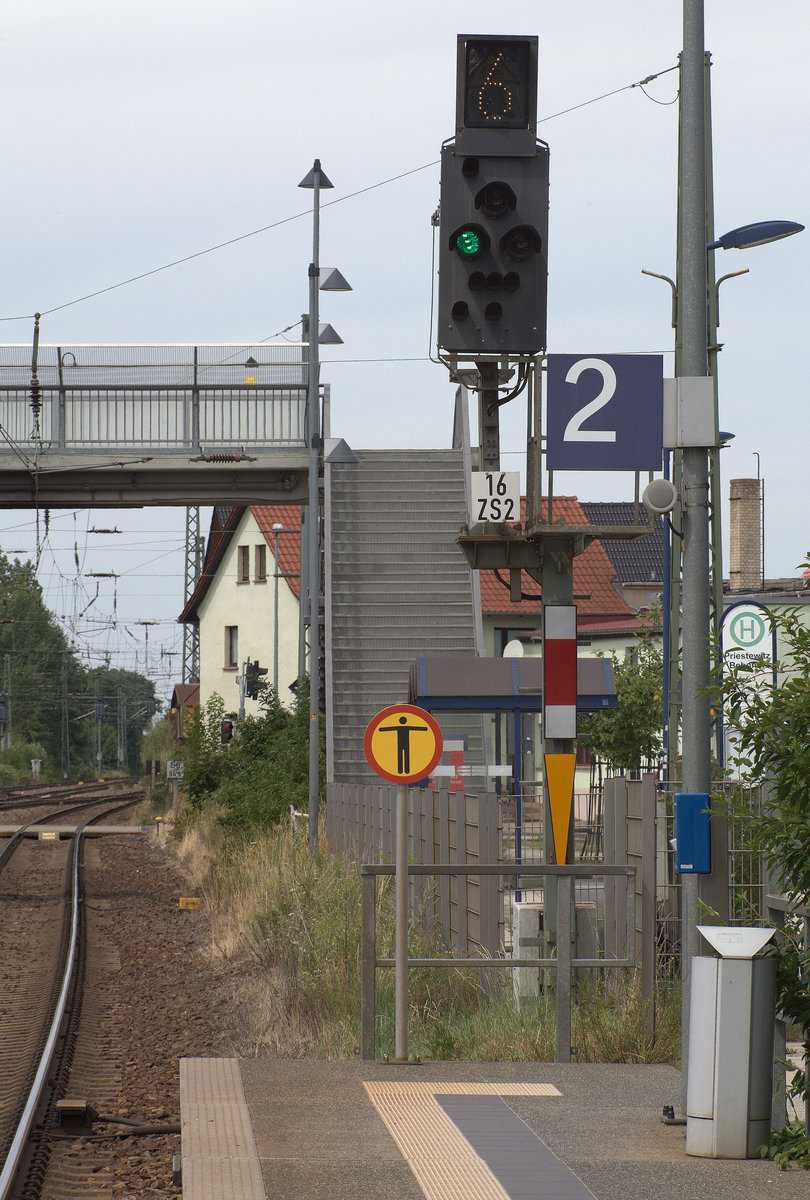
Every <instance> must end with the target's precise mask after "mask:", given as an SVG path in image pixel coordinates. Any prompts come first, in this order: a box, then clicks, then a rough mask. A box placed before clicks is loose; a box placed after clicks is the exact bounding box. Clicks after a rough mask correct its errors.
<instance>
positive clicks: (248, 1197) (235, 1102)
mask: <svg viewBox="0 0 810 1200" xmlns="http://www.w3.org/2000/svg"><path fill="white" fill-rule="evenodd" d="M180 1113H181V1136H182V1143H181V1145H182V1171H183V1197H184V1200H225V1197H227V1200H265V1191H264V1184H263V1182H262V1172H261V1164H260V1163H259V1156H258V1154H257V1153H256V1143H255V1141H254V1138H253V1126H252V1124H251V1120H250V1112H249V1111H248V1107H247V1104H246V1103H245V1093H244V1089H243V1088H242V1077H241V1075H240V1074H239V1063H238V1061H237V1059H235V1058H181V1059H180Z"/></svg>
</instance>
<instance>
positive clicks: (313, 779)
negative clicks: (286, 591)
mask: <svg viewBox="0 0 810 1200" xmlns="http://www.w3.org/2000/svg"><path fill="white" fill-rule="evenodd" d="M298 186H299V187H301V188H311V189H312V262H311V263H310V265H309V272H308V275H309V313H308V314H307V317H308V319H307V330H308V332H307V415H306V432H307V449H308V455H309V459H308V496H307V499H308V502H309V511H308V514H307V521H306V525H305V529H306V537H307V548H306V564H307V580H308V583H309V845H310V847H314V846H316V845H317V842H318V809H319V790H320V779H319V769H318V754H319V747H320V712H319V707H320V706H319V703H318V701H319V697H320V690H321V680H320V673H321V672H320V651H321V631H320V596H321V568H320V562H321V559H320V545H319V539H318V508H319V500H320V476H321V454H322V448H323V435H322V432H321V421H320V380H319V372H320V362H319V359H318V342H319V340H320V337H321V336H323V337H324V339H325V340H327V341H330V342H334V341H335V340H337V341H338V342H339V341H340V338H339V337H338V336H337V334H336V333H335V331H334V330H333V329H332V327H331V326H328V328H327V329H325V330H324V331H323V334H321V329H320V324H319V320H318V291H319V289H323V290H325V291H350V290H351V289H350V287H349V285H348V283H347V282H346V280H345V279H344V278H343V276H342V275H341V274H340V271H337V270H335V269H332V270H330V271H327V272H325V273H324V278H323V279H321V269H320V267H319V265H318V260H319V258H320V207H321V188H331V187H334V184H333V183H331V182H330V180H329V179H328V178H327V176H326V174H325V173H324V171H323V170H322V169H321V160H320V159H319V158H316V159H315V162H314V163H313V165H312V170H311V171H309V172H308V174H307V175H305V177H304V178H303V179H302V180H301V182H300V183H299V185H298ZM303 599H304V598H303V596H302V597H301V601H302V603H303Z"/></svg>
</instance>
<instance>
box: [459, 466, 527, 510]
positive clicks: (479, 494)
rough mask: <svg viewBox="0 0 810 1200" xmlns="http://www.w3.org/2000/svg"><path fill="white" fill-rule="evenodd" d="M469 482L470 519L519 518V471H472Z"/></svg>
mask: <svg viewBox="0 0 810 1200" xmlns="http://www.w3.org/2000/svg"><path fill="white" fill-rule="evenodd" d="M471 484H472V486H471V488H470V496H471V500H472V512H471V513H470V520H471V521H473V522H476V521H519V520H520V472H519V471H473V472H472V475H471Z"/></svg>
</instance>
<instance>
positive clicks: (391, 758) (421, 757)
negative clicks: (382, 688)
mask: <svg viewBox="0 0 810 1200" xmlns="http://www.w3.org/2000/svg"><path fill="white" fill-rule="evenodd" d="M363 749H364V750H365V754H366V758H367V759H368V761H369V765H370V766H371V767H373V768H374V770H375V771H376V772H377V774H378V775H381V776H382V777H383V779H387V780H389V781H390V782H391V783H416V782H417V781H418V780H420V779H425V778H426V777H427V776H428V775H429V774H430V772H431V771H432V770H433V768H434V767H435V766H436V764H437V763H438V761H439V759H440V758H441V756H442V731H441V729H440V728H439V726H438V724H437V723H436V721H435V720H434V719H433V717H432V716H431V715H430V713H428V712H425V710H424V709H423V708H417V707H416V705H415V704H392V705H391V706H390V708H384V709H383V710H382V712H378V713H377V715H376V717H373V718H372V720H371V721H369V724H368V728H367V729H366V735H365V737H364V738H363Z"/></svg>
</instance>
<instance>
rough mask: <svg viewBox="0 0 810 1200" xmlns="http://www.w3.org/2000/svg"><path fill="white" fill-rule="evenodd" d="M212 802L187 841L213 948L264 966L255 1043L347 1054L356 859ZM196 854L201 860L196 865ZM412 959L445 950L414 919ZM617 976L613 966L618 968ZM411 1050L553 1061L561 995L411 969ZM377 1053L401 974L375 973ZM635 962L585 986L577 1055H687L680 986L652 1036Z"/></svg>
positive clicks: (380, 946) (381, 889) (390, 1030)
mask: <svg viewBox="0 0 810 1200" xmlns="http://www.w3.org/2000/svg"><path fill="white" fill-rule="evenodd" d="M222 816H223V813H222V811H221V810H219V809H218V808H217V807H216V806H215V805H213V804H212V803H210V802H208V803H206V804H203V805H201V806H200V807H199V808H198V810H197V813H196V817H195V821H194V824H193V826H192V827H191V828H190V829H189V830H188V831H187V834H186V837H185V839H184V841H183V843H182V845H181V847H180V850H179V853H180V854H181V857H183V858H184V860H185V862H186V865H187V866H188V867H189V869H192V870H194V871H196V873H197V877H198V880H199V882H200V884H201V886H202V891H203V893H204V894H205V896H206V898H207V901H208V903H209V905H210V907H211V910H212V913H213V915H214V922H215V929H216V937H215V944H216V948H217V952H218V953H220V954H222V955H223V956H226V957H231V956H237V955H243V956H247V957H248V958H249V959H250V960H252V961H253V962H254V964H255V965H256V967H257V969H258V970H259V972H260V973H261V976H262V989H261V990H262V993H263V995H264V996H265V997H266V999H267V1004H268V1007H267V1009H266V1010H265V1013H264V1016H263V1019H262V1028H261V1030H260V1031H259V1032H257V1033H256V1035H255V1041H256V1048H257V1051H263V1052H270V1053H284V1054H286V1055H296V1054H297V1055H301V1056H303V1055H320V1056H325V1057H351V1056H352V1055H354V1054H356V1053H357V1050H358V1047H359V1019H360V883H359V873H358V871H357V867H356V865H355V864H353V863H347V862H345V861H344V860H343V859H340V858H337V857H335V856H334V855H333V854H331V853H330V852H329V850H328V849H326V848H324V847H325V845H326V839H325V836H321V838H320V840H319V848H318V849H316V850H315V851H313V852H310V851H309V849H308V847H307V838H306V834H305V831H304V822H298V821H296V820H295V819H291V818H290V817H289V816H287V817H286V819H284V820H283V821H282V822H281V823H280V824H279V825H277V826H276V827H275V828H274V829H272V830H269V831H268V832H265V833H255V832H254V835H253V836H251V838H250V839H249V841H248V840H246V839H244V838H241V837H240V838H234V836H233V834H232V833H231V832H229V831H228V827H227V823H226V824H223V821H222ZM195 864H196V865H195ZM376 928H377V950H378V954H379V955H380V956H381V957H393V954H394V941H395V912H394V895H393V881H392V880H391V879H388V878H384V879H383V880H381V881H380V882H379V883H378V891H377V900H376ZM409 942H410V946H409V948H410V954H411V956H412V957H417V956H418V957H431V956H434V955H439V954H445V955H446V954H447V951H446V949H445V948H444V947H442V946H441V945H440V942H439V940H438V938H430V937H428V936H427V935H426V934H425V933H424V932H423V931H422V930H421V928H420V923H419V921H418V920H416V921H415V922H414V924H413V926H412V928H411V932H410V939H409ZM610 974H611V976H612V975H613V974H614V973H613V972H611V973H610ZM408 991H409V1006H410V1007H409V1050H410V1052H411V1053H412V1054H414V1055H419V1056H420V1057H421V1058H423V1059H472V1060H482V1061H483V1060H511V1061H525V1060H535V1061H549V1060H552V1059H553V1058H554V1052H555V1013H554V1005H553V1001H552V1002H547V1001H546V1000H544V999H542V998H541V999H539V1000H537V1001H535V1002H533V1003H528V1004H526V1003H524V1004H523V1005H522V1008H521V1011H520V1012H518V1010H517V1008H516V1006H515V1002H514V999H513V996H512V982H511V973H510V972H508V971H490V972H488V973H486V975H485V974H484V972H482V971H479V970H475V969H472V968H455V967H452V966H450V967H447V968H441V969H435V968H418V967H415V968H411V969H410V971H409V989H408ZM376 1008H377V1036H376V1043H377V1055H378V1057H382V1056H383V1055H384V1054H386V1053H387V1054H393V1051H394V1042H395V1036H394V974H393V971H391V970H381V971H378V972H377V1005H376ZM645 1015H646V1013H645V1007H644V1005H643V1004H642V1003H641V1001H640V998H639V995H638V989H637V985H636V982H635V979H634V977H633V976H632V974H628V976H627V977H626V978H623V979H620V980H618V981H614V980H612V979H610V980H609V981H608V982H607V983H606V984H604V985H599V986H594V985H592V984H585V985H582V986H581V988H580V989H579V992H578V995H577V1001H576V1003H575V1005H574V1010H573V1013H572V1031H573V1040H574V1043H575V1045H576V1047H577V1057H578V1058H579V1060H580V1061H600V1062H673V1061H677V1059H678V1055H679V1037H680V1021H679V1012H678V992H677V989H675V990H674V991H671V992H665V993H662V995H661V997H660V998H659V1004H658V1029H657V1032H656V1036H655V1038H651V1037H650V1036H649V1035H648V1034H646V1033H645Z"/></svg>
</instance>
